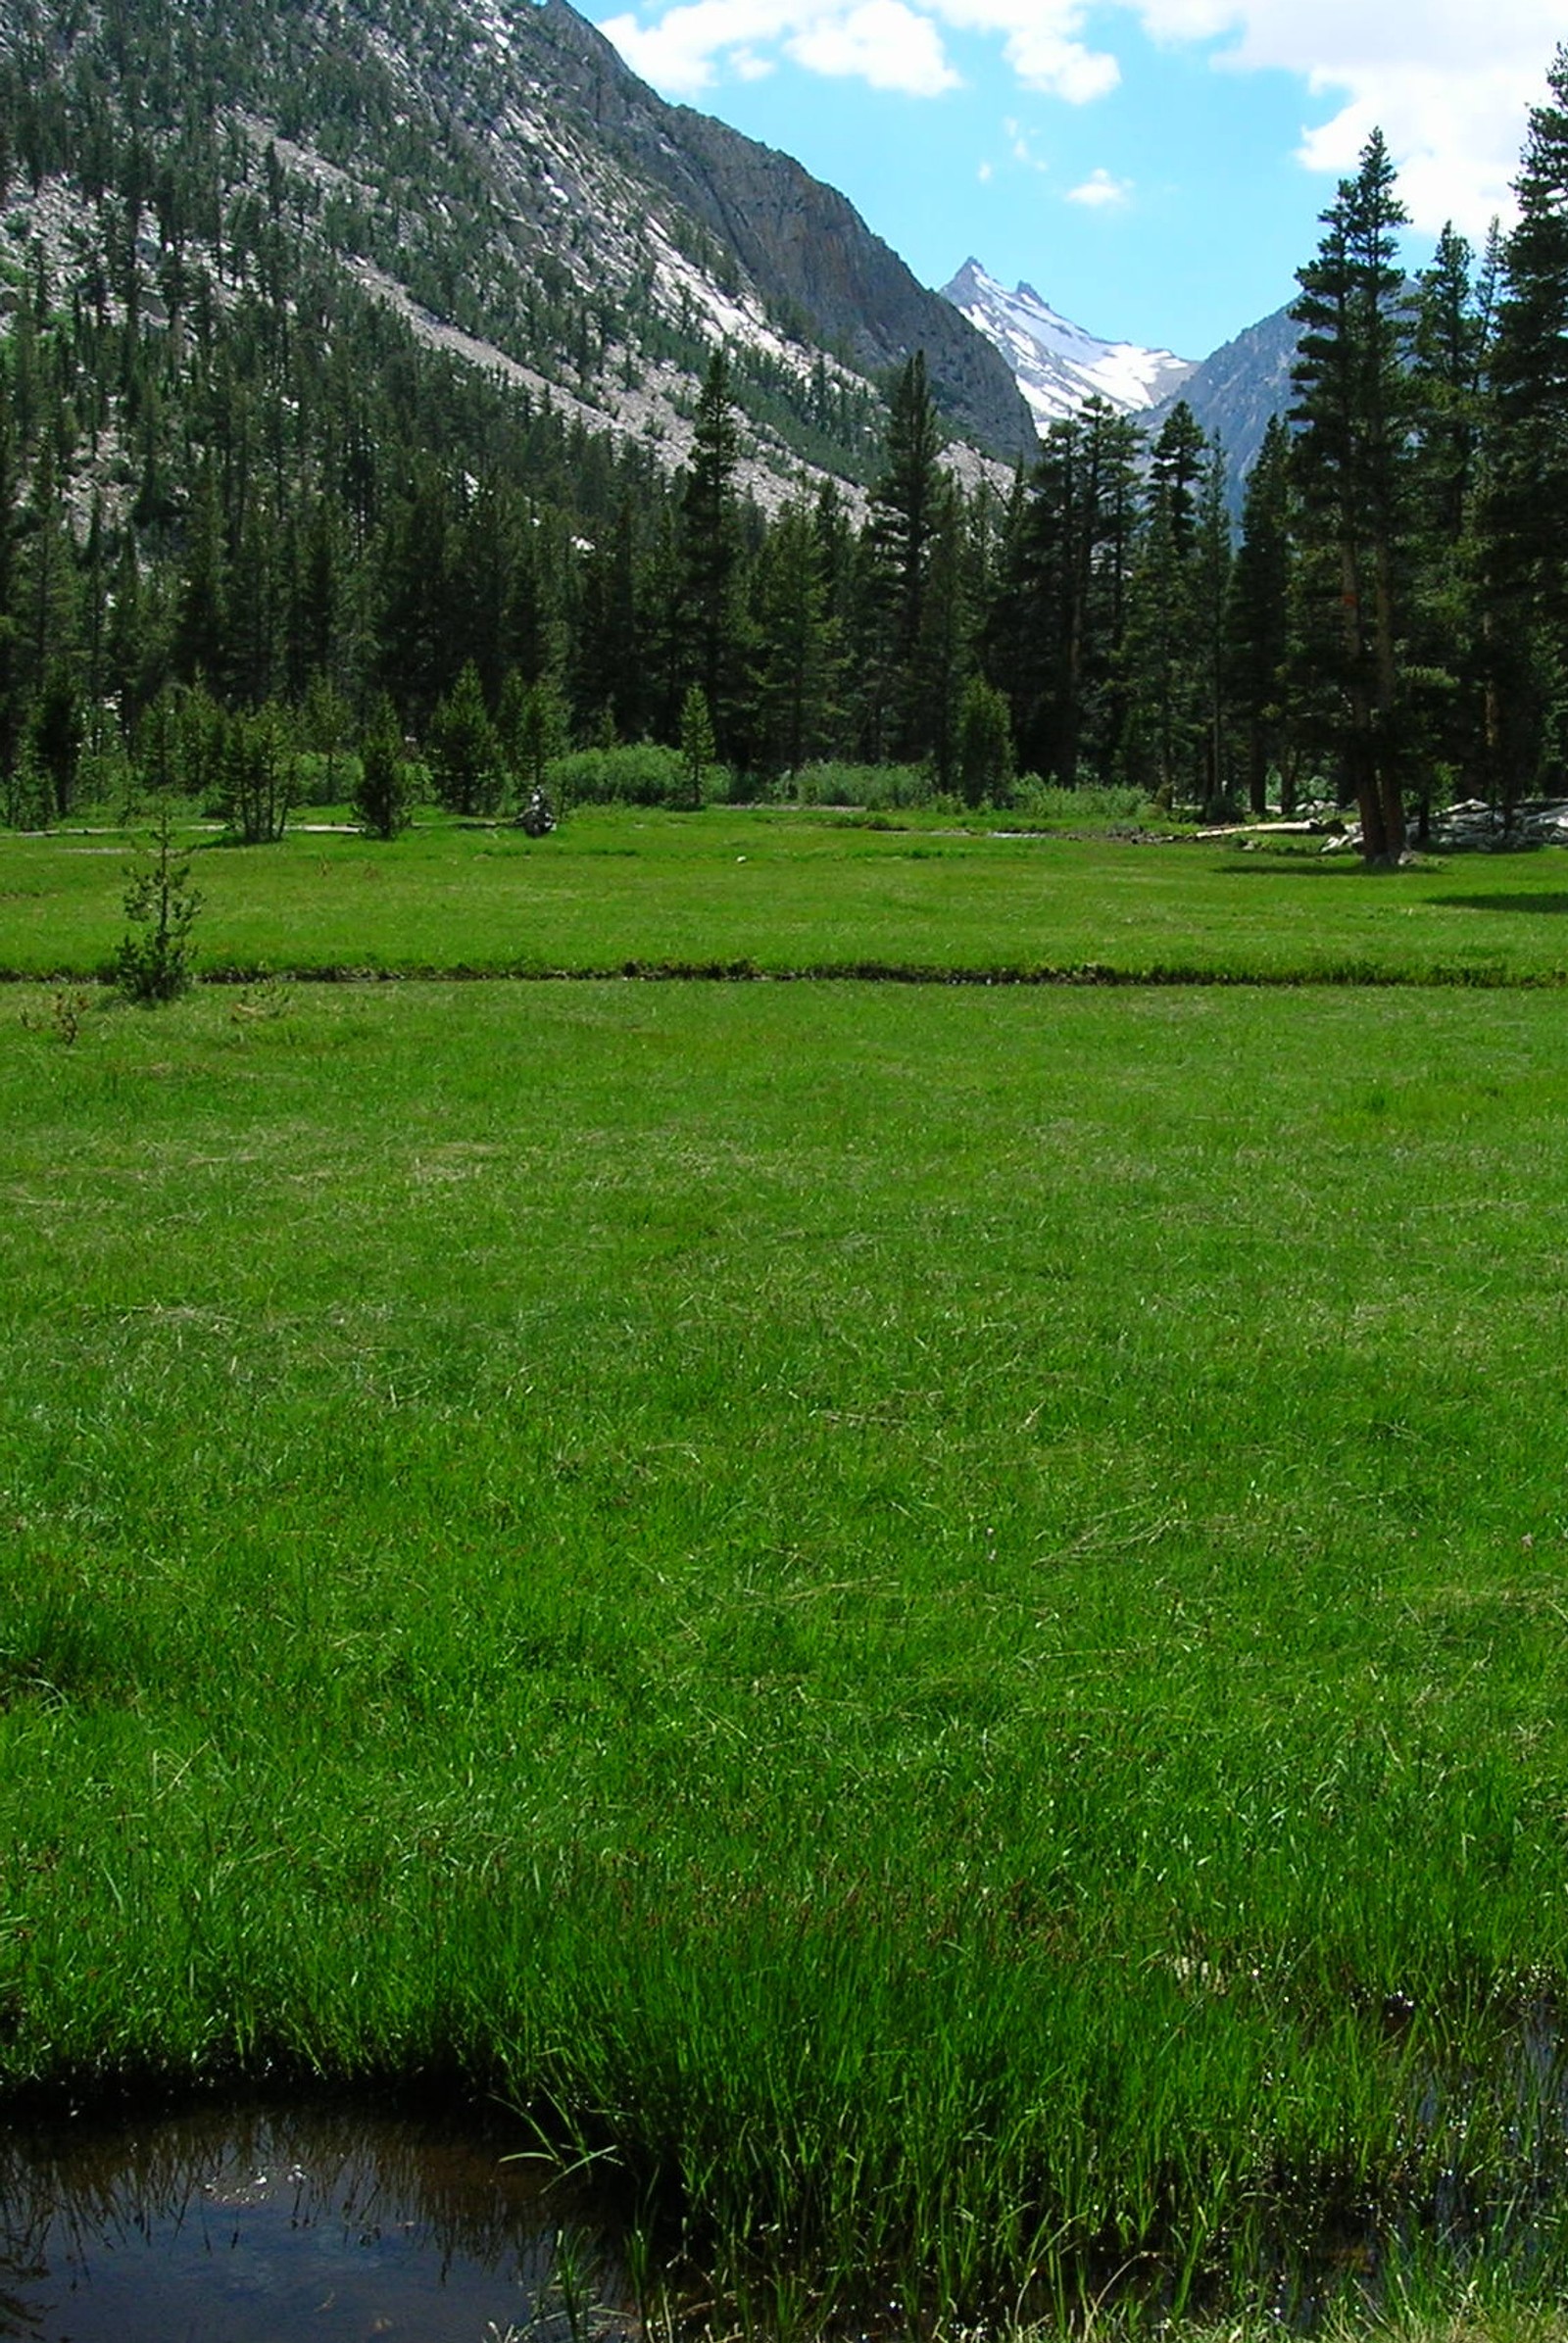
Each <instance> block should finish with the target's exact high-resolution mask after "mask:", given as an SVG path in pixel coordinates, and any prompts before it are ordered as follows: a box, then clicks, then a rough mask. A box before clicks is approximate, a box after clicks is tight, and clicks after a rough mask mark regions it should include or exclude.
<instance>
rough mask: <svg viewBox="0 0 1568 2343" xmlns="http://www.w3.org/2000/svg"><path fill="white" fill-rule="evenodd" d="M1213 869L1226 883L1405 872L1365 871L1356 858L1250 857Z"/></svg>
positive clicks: (1394, 875)
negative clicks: (1229, 880) (1235, 880)
mask: <svg viewBox="0 0 1568 2343" xmlns="http://www.w3.org/2000/svg"><path fill="white" fill-rule="evenodd" d="M1214 868H1215V869H1216V870H1217V871H1219V872H1221V873H1223V875H1224V876H1225V877H1226V878H1230V879H1397V878H1401V877H1405V878H1407V877H1409V876H1410V875H1411V874H1410V873H1409V872H1407V871H1405V872H1401V871H1397V870H1368V868H1367V866H1366V864H1365V863H1364V862H1363V861H1362V859H1361V857H1360V855H1359V854H1329V855H1324V856H1323V857H1322V858H1321V859H1319V857H1318V856H1317V855H1316V854H1290V853H1286V854H1269V853H1268V852H1267V851H1266V850H1265V851H1263V852H1261V853H1253V854H1249V855H1248V857H1247V859H1246V861H1245V862H1244V861H1240V860H1238V861H1235V862H1229V861H1227V862H1216V863H1215V865H1214Z"/></svg>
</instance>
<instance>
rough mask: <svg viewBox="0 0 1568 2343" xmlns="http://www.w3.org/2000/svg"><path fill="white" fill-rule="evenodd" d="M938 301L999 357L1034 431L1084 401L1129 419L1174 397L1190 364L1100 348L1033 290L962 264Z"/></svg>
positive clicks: (1136, 350) (1118, 345)
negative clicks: (947, 305) (1103, 405)
mask: <svg viewBox="0 0 1568 2343" xmlns="http://www.w3.org/2000/svg"><path fill="white" fill-rule="evenodd" d="M942 293H943V298H944V300H946V301H950V302H951V303H952V304H953V306H954V308H955V309H956V310H958V311H959V312H960V313H961V315H962V316H963V317H966V318H967V319H968V320H969V323H970V324H971V325H973V326H975V327H976V328H977V330H978V331H979V332H981V333H983V334H984V335H985V337H986V339H987V340H988V341H989V342H991V343H992V344H993V345H994V347H995V348H996V349H997V351H998V352H999V353H1000V354H1001V356H1002V357H1004V358H1005V360H1006V362H1007V364H1008V366H1010V367H1011V369H1012V371H1013V374H1014V375H1015V376H1016V378H1017V383H1018V387H1019V389H1020V390H1021V391H1022V392H1023V395H1024V397H1025V398H1026V399H1027V400H1028V402H1029V406H1030V410H1031V412H1032V414H1033V415H1034V417H1035V420H1036V422H1037V423H1038V424H1039V426H1040V428H1041V429H1042V430H1044V429H1045V427H1046V426H1047V425H1048V424H1050V423H1054V422H1057V421H1060V420H1061V419H1062V418H1063V417H1065V416H1067V415H1076V414H1077V413H1078V411H1079V409H1080V408H1082V407H1083V406H1084V404H1085V403H1086V401H1088V400H1089V399H1091V398H1101V399H1104V400H1107V401H1108V402H1109V404H1110V405H1111V406H1112V407H1114V408H1117V409H1119V410H1120V412H1121V413H1123V414H1125V415H1136V414H1139V413H1141V412H1142V411H1143V410H1144V409H1146V408H1150V407H1153V406H1156V405H1158V404H1159V403H1160V402H1161V401H1162V400H1165V399H1167V398H1174V397H1177V396H1179V395H1180V393H1181V387H1182V385H1183V384H1184V383H1186V382H1187V380H1188V379H1189V377H1190V376H1191V375H1192V374H1193V373H1194V372H1195V371H1196V368H1195V365H1194V362H1193V361H1192V360H1191V359H1187V358H1177V357H1176V356H1175V355H1174V353H1173V352H1171V351H1169V350H1148V349H1145V348H1144V347H1143V345H1142V344H1141V343H1138V342H1104V341H1101V340H1100V339H1099V338H1098V337H1097V336H1096V335H1094V334H1092V333H1086V332H1085V331H1084V329H1083V327H1082V326H1081V325H1074V324H1072V323H1071V322H1070V321H1069V320H1068V319H1067V318H1066V317H1060V316H1058V314H1057V313H1056V311H1055V310H1054V309H1053V308H1052V307H1051V306H1050V304H1049V303H1048V302H1046V301H1043V300H1042V299H1041V297H1040V295H1039V294H1038V293H1037V292H1036V291H1035V289H1034V287H1033V285H1026V284H1020V285H1018V286H1016V287H1015V288H1014V289H1013V291H1012V292H1010V293H1009V292H1008V291H1007V290H1006V288H1005V286H1004V285H1001V284H999V283H998V281H997V279H996V278H995V277H994V276H991V275H989V274H988V273H987V271H986V270H985V269H984V268H982V267H981V265H980V263H979V262H978V261H976V260H973V259H971V260H967V261H965V262H964V264H963V267H962V268H960V269H959V270H958V273H957V275H956V277H954V278H953V280H952V282H951V283H949V284H946V285H944V286H943V288H942Z"/></svg>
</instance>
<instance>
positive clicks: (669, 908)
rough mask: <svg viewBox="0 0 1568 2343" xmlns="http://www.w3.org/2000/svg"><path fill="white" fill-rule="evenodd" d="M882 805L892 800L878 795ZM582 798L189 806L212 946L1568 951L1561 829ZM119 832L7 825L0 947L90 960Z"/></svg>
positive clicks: (546, 951)
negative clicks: (1423, 845)
mask: <svg viewBox="0 0 1568 2343" xmlns="http://www.w3.org/2000/svg"><path fill="white" fill-rule="evenodd" d="M889 818H890V819H891V818H892V817H889ZM898 819H899V823H900V826H898V827H874V826H871V824H870V823H868V822H867V820H866V819H865V817H863V816H858V815H857V816H849V815H843V814H839V815H835V814H832V813H830V812H828V811H825V810H822V811H815V812H812V811H804V810H793V811H789V810H782V809H777V808H774V809H766V808H758V809H751V810H748V809H744V808H740V809H737V808H724V807H721V806H710V807H709V808H708V809H707V811H706V812H704V813H702V814H700V815H681V814H669V813H661V812H657V811H638V810H634V809H631V808H625V807H604V808H583V809H582V810H580V811H579V812H577V813H575V814H573V815H572V816H571V817H570V819H569V820H567V821H566V822H565V823H564V825H563V827H562V828H561V829H560V830H558V831H557V832H556V833H555V834H554V835H553V836H552V837H550V838H547V839H543V840H538V841H529V840H528V839H526V838H524V837H523V836H522V834H521V833H520V832H519V831H515V830H510V829H501V830H486V829H478V828H467V829H465V828H461V827H456V826H454V825H452V824H450V823H445V822H427V823H426V824H424V825H423V826H421V827H419V828H417V829H416V830H415V831H414V832H412V833H411V834H410V835H408V836H407V837H405V838H403V839H401V840H399V841H397V842H396V843H395V844H393V845H390V846H387V845H382V844H379V843H374V842H371V841H368V840H365V839H361V838H358V837H356V836H353V835H347V834H344V833H342V832H337V831H332V832H322V833H314V834H313V833H307V832H305V831H303V830H301V831H297V832H294V833H291V834H290V836H289V837H288V838H287V839H285V840H284V842H283V843H282V845H281V846H275V847H253V848H240V847H233V846H227V845H221V844H219V843H218V842H217V841H216V840H215V839H214V838H213V836H212V834H211V833H205V834H196V836H195V853H194V856H193V862H194V873H193V875H194V879H195V883H196V884H197V885H198V886H199V887H200V888H201V890H202V892H203V894H204V896H205V898H206V909H205V912H204V914H203V917H202V919H201V921H200V923H199V926H198V930H197V942H198V945H199V948H200V953H201V964H202V965H203V966H204V967H205V968H206V969H207V970H208V971H209V972H210V973H218V972H233V971H235V970H238V971H242V972H244V971H254V970H256V969H259V968H271V969H274V970H282V969H304V970H313V969H314V970H339V971H340V970H355V969H362V970H366V971H368V972H387V971H392V972H404V973H437V974H439V973H443V972H450V973H462V972H464V971H469V972H476V973H516V974H539V973H542V972H547V971H554V970H561V971H573V972H581V971H585V970H586V971H598V972H601V973H615V972H618V971H620V970H621V969H622V968H624V967H626V966H627V965H628V964H632V965H640V966H644V967H649V968H655V969H659V968H674V969H693V968H696V969H721V970H729V969H733V968H736V967H743V966H747V965H750V966H753V967H755V968H757V969H758V970H760V971H765V972H770V973H775V974H777V973H790V972H798V971H803V970H828V971H836V972H840V973H846V972H847V973H855V972H862V973H869V972H875V971H894V972H901V971H902V972H914V973H920V972H926V973H931V972H942V971H958V972H963V971H968V972H971V973H974V972H980V973H986V972H991V973H997V974H1025V975H1027V974H1031V973H1037V972H1040V971H1076V970H1083V969H1086V968H1087V969H1090V970H1101V971H1109V972H1111V973H1112V974H1118V975H1121V976H1124V977H1125V976H1135V977H1142V976H1148V975H1165V976H1172V975H1174V976H1186V977H1188V978H1195V977H1196V978H1200V979H1202V978H1206V977H1214V976H1218V977H1224V978H1229V979H1232V980H1239V979H1246V978H1249V977H1253V978H1263V979H1269V980H1274V981H1279V980H1282V979H1283V980H1296V979H1301V978H1310V979H1317V980H1323V981H1335V982H1339V981H1345V980H1347V979H1356V978H1360V977H1372V978H1379V979H1383V980H1388V981H1411V980H1415V981H1425V980H1427V979H1429V978H1433V977H1436V978H1441V979H1443V980H1446V981H1449V982H1466V983H1480V984H1495V983H1499V982H1537V983H1540V982H1560V981H1563V980H1564V979H1565V977H1568V919H1565V916H1564V914H1565V911H1568V882H1565V879H1564V864H1563V861H1562V859H1561V857H1560V856H1559V855H1557V854H1555V853H1552V852H1543V853H1540V854H1517V855H1515V854H1510V855H1496V856H1481V855H1472V856H1469V857H1463V856H1454V857H1451V858H1450V859H1449V860H1448V861H1446V863H1442V864H1436V865H1433V866H1432V867H1429V868H1426V869H1422V870H1415V871H1407V872H1400V873H1398V874H1397V875H1394V876H1389V875H1387V874H1385V875H1383V876H1381V877H1376V876H1368V875H1367V874H1366V873H1364V872H1363V871H1361V870H1360V869H1359V868H1358V867H1357V866H1356V864H1355V863H1354V861H1353V859H1348V858H1347V857H1344V856H1341V857H1339V858H1337V859H1327V860H1325V859H1324V858H1323V857H1322V856H1321V855H1319V854H1316V853H1315V852H1314V853H1308V854H1301V853H1294V852H1293V853H1290V854H1285V853H1280V852H1259V853H1255V854H1253V853H1244V852H1242V851H1240V850H1238V849H1235V848H1230V847H1218V846H1214V845H1212V844H1208V845H1201V844H1183V845H1175V846H1171V845H1166V846H1149V845H1144V846H1134V845H1128V844H1124V843H1118V842H1116V841H1113V840H1105V839H1094V838H1072V837H1059V836H1058V837H1043V836H1042V837H1016V836H1011V837H1009V836H1005V835H999V834H994V833H995V831H996V830H997V828H998V825H997V824H996V823H995V822H993V823H992V824H991V825H990V827H988V828H987V827H981V828H973V829H969V830H965V829H963V828H961V827H959V826H957V825H956V823H955V822H954V821H953V819H952V817H948V819H947V820H946V821H945V822H939V821H936V820H934V819H933V818H931V817H929V816H908V817H904V816H900V817H898ZM127 851H128V849H127V844H126V842H125V841H124V840H123V839H117V838H110V837H105V836H99V835H93V836H79V835H78V836H60V837H53V838H16V837H0V972H6V973H11V974H23V975H33V976H49V975H56V974H59V975H70V976H75V977H82V976H91V975H92V974H93V973H94V972H95V971H97V970H99V969H101V968H103V967H105V966H107V965H108V964H109V963H110V962H111V961H112V959H113V955H114V952H115V948H116V946H117V945H118V943H119V941H120V938H121V936H122V935H123V932H124V917H123V893H124V878H123V866H124V862H125V859H126V854H127Z"/></svg>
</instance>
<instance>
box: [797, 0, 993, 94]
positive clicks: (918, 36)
mask: <svg viewBox="0 0 1568 2343" xmlns="http://www.w3.org/2000/svg"><path fill="white" fill-rule="evenodd" d="M784 47H785V50H786V52H787V54H788V55H789V56H791V57H793V58H794V60H795V62H796V64H797V65H804V66H806V67H808V68H809V71H810V72H812V73H831V74H833V75H835V76H839V77H843V78H853V79H858V80H861V81H866V82H869V84H870V86H871V87H872V88H873V89H901V90H903V91H904V92H905V94H906V95H907V96H908V97H913V98H935V97H940V96H941V94H942V92H943V91H944V90H945V89H956V88H957V87H958V83H959V76H958V75H957V74H956V73H955V72H954V70H953V68H952V66H951V65H950V64H949V63H948V60H947V55H946V53H945V51H944V49H943V46H942V35H941V34H940V33H939V32H938V30H937V28H936V26H935V25H934V24H932V22H931V20H930V18H929V17H924V16H919V15H917V14H916V13H915V11H914V10H913V9H912V8H908V7H906V5H905V0H859V5H858V7H855V8H851V9H849V10H848V11H847V12H845V13H843V14H834V15H832V16H825V17H819V18H817V19H816V21H815V22H814V23H812V24H805V25H803V26H802V27H801V28H800V29H799V30H798V31H795V32H792V33H791V34H790V36H789V38H788V39H787V40H786V41H785V43H784Z"/></svg>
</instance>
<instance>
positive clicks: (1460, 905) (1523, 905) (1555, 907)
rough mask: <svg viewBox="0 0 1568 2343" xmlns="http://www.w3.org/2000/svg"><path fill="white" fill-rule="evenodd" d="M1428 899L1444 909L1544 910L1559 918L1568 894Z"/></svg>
mask: <svg viewBox="0 0 1568 2343" xmlns="http://www.w3.org/2000/svg"><path fill="white" fill-rule="evenodd" d="M1428 901H1429V902H1431V903H1436V904H1437V905H1438V906H1439V907H1440V909H1442V910H1445V911H1546V912H1553V911H1554V912H1556V913H1557V915H1558V917H1559V918H1560V917H1561V916H1562V914H1563V913H1564V912H1565V911H1568V895H1434V896H1430V897H1429V898H1428Z"/></svg>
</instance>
